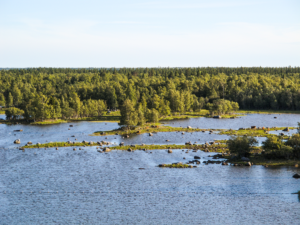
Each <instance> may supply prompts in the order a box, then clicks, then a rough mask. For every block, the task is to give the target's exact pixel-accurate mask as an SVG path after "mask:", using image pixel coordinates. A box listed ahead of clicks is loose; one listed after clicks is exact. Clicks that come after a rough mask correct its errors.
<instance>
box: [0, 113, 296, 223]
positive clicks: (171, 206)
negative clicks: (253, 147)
mask: <svg viewBox="0 0 300 225" xmlns="http://www.w3.org/2000/svg"><path fill="white" fill-rule="evenodd" d="M297 116H298V115H297ZM292 117H294V116H292ZM243 118H246V117H243ZM238 120H239V119H237V120H236V121H238ZM208 121H209V119H208ZM211 121H212V124H215V126H216V127H215V128H222V127H221V125H218V124H217V123H218V122H220V123H223V122H222V121H223V120H212V119H211ZM229 121H235V120H229ZM240 121H241V122H242V121H243V120H240ZM272 121H273V120H272ZM180 122H183V121H180ZM296 122H297V121H296ZM70 124H73V125H74V127H69V125H70ZM194 125H195V126H196V125H197V124H194ZM296 125H297V123H296ZM296 125H293V126H296ZM184 126H186V125H184ZM192 126H193V125H192ZM217 126H219V127H217ZM222 126H223V125H222ZM237 126H238V127H243V125H242V124H239V125H237ZM257 126H259V125H257ZM265 126H266V125H265ZM273 126H291V125H273ZM117 127H118V124H117V123H106V124H105V123H93V122H78V123H69V124H60V125H49V126H32V125H4V124H2V125H1V124H0V137H1V139H0V218H1V221H0V224H44V223H49V224H54V223H58V224H73V223H75V224H233V223H235V224H250V223H251V224H253V223H254V224H298V223H300V215H299V210H300V202H299V200H298V196H297V195H293V194H291V193H294V192H297V191H299V190H300V183H299V182H300V180H299V179H298V180H296V179H294V178H292V176H293V174H294V173H296V172H297V173H300V168H290V167H284V168H265V167H263V166H252V167H251V168H249V167H233V166H221V165H220V164H216V165H204V164H203V163H201V164H200V165H197V166H198V167H197V168H189V169H170V168H159V167H156V166H157V165H158V164H160V163H173V162H187V161H188V160H192V159H193V157H194V156H195V155H197V156H200V157H201V160H200V161H201V162H203V161H204V160H205V161H206V160H208V159H211V158H210V157H208V155H213V154H214V153H205V152H201V151H197V152H192V151H189V152H188V153H185V151H182V150H174V151H173V153H172V154H168V153H167V151H166V150H152V151H146V152H145V151H135V152H127V151H112V152H109V153H98V152H97V151H96V147H87V148H85V149H84V150H82V151H79V150H76V151H73V150H72V149H73V148H71V147H68V148H59V150H58V151H57V150H55V149H54V148H49V149H47V150H45V149H42V148H40V149H26V150H25V152H22V151H19V150H17V149H15V147H16V146H19V145H14V144H13V143H12V142H13V141H14V140H15V139H17V138H20V139H21V143H22V144H21V145H23V144H25V143H26V142H27V141H33V142H34V143H35V142H40V143H44V142H46V141H48V142H50V141H53V142H54V141H67V140H68V138H69V140H72V141H73V140H75V138H77V139H78V141H82V140H87V141H90V140H92V141H97V140H106V141H114V142H116V143H119V142H121V141H124V142H125V144H140V143H145V144H152V143H154V144H173V143H175V144H183V143H184V142H186V141H192V142H195V141H197V142H198V143H204V142H206V141H212V140H213V139H218V140H220V139H222V138H223V139H225V138H228V137H227V136H225V135H218V134H211V135H209V134H208V132H206V133H202V132H194V133H185V134H184V135H182V134H181V133H177V132H172V133H154V135H153V136H152V137H149V136H148V134H142V135H132V136H131V137H130V138H128V139H126V138H125V139H123V138H122V137H121V136H115V135H113V136H108V137H107V139H105V137H101V136H89V134H91V133H93V132H95V131H101V130H103V131H105V130H111V129H115V128H117ZM244 127H246V126H244ZM19 129H23V132H14V130H19ZM68 129H70V130H68ZM72 135H75V137H74V138H72V137H71V136H72ZM115 138H116V139H115ZM166 139H169V140H170V142H166V141H165V140H166ZM198 139H200V141H199V140H198ZM260 140H263V138H261V139H260ZM150 152H152V153H150ZM183 157H185V158H186V159H183ZM139 168H144V169H142V170H141V169H139Z"/></svg>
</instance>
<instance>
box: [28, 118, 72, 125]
mask: <svg viewBox="0 0 300 225" xmlns="http://www.w3.org/2000/svg"><path fill="white" fill-rule="evenodd" d="M59 123H67V121H66V120H60V119H57V120H44V121H41V122H33V123H31V124H32V125H50V124H59Z"/></svg>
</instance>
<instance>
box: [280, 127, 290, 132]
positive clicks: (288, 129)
mask: <svg viewBox="0 0 300 225" xmlns="http://www.w3.org/2000/svg"><path fill="white" fill-rule="evenodd" d="M282 131H290V128H288V127H287V128H285V129H283V130H282Z"/></svg>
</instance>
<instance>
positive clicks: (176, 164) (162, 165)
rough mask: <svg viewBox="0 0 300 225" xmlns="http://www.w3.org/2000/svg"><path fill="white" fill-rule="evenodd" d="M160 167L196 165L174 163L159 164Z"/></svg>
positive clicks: (189, 166)
mask: <svg viewBox="0 0 300 225" xmlns="http://www.w3.org/2000/svg"><path fill="white" fill-rule="evenodd" d="M158 167H167V168H193V167H196V166H191V165H188V164H182V163H172V164H159V165H158Z"/></svg>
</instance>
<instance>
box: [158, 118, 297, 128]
mask: <svg viewBox="0 0 300 225" xmlns="http://www.w3.org/2000/svg"><path fill="white" fill-rule="evenodd" d="M274 117H277V119H274ZM298 122H300V114H272V115H268V114H247V115H246V116H241V117H239V118H236V119H213V118H205V117H198V118H191V119H187V120H177V121H164V123H165V124H166V125H168V126H172V127H180V126H182V127H187V126H191V127H194V128H195V127H199V128H202V129H234V130H237V129H239V128H249V127H251V126H257V127H297V126H298Z"/></svg>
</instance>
